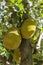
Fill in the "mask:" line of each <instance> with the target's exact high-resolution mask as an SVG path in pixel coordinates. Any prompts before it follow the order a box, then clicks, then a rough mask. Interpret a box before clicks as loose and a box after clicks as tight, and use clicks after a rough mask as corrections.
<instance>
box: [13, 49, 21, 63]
mask: <svg viewBox="0 0 43 65" xmlns="http://www.w3.org/2000/svg"><path fill="white" fill-rule="evenodd" d="M13 61H15V62H16V63H19V64H20V62H21V52H20V49H19V48H18V49H16V50H15V51H14V54H13Z"/></svg>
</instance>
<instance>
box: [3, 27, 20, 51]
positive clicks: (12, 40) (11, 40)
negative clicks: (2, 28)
mask: <svg viewBox="0 0 43 65" xmlns="http://www.w3.org/2000/svg"><path fill="white" fill-rule="evenodd" d="M20 44H21V35H20V32H19V30H18V28H14V29H12V30H9V31H8V32H7V34H6V35H5V36H4V39H3V45H4V46H5V47H6V48H7V49H9V50H13V49H17V48H18V47H19V46H20Z"/></svg>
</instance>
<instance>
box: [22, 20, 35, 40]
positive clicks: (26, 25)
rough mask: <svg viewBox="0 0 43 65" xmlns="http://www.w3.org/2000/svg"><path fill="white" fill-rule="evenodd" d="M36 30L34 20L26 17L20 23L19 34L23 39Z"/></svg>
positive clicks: (29, 36) (30, 35)
mask: <svg viewBox="0 0 43 65" xmlns="http://www.w3.org/2000/svg"><path fill="white" fill-rule="evenodd" d="M35 31H36V25H35V21H33V20H30V19H27V20H25V21H24V22H23V23H22V25H21V34H22V37H23V38H25V39H29V38H31V37H32V36H33V35H34V33H35Z"/></svg>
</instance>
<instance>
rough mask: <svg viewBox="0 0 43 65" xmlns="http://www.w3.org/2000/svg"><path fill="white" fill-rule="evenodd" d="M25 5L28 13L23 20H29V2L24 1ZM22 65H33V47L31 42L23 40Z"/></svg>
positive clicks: (21, 47)
mask: <svg viewBox="0 0 43 65" xmlns="http://www.w3.org/2000/svg"><path fill="white" fill-rule="evenodd" d="M22 3H23V5H24V9H25V11H26V13H25V15H24V16H23V18H24V19H23V20H25V19H27V18H28V12H29V4H28V0H22ZM20 49H21V64H20V65H32V47H31V40H30V39H29V40H26V39H23V40H22V43H21V46H20Z"/></svg>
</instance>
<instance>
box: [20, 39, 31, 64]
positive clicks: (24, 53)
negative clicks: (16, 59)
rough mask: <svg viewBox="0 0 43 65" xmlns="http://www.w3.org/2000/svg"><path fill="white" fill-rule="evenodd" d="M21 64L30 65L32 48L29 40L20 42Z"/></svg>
mask: <svg viewBox="0 0 43 65" xmlns="http://www.w3.org/2000/svg"><path fill="white" fill-rule="evenodd" d="M20 50H21V64H20V65H32V47H31V41H30V40H25V39H23V40H22V43H21V46H20Z"/></svg>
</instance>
